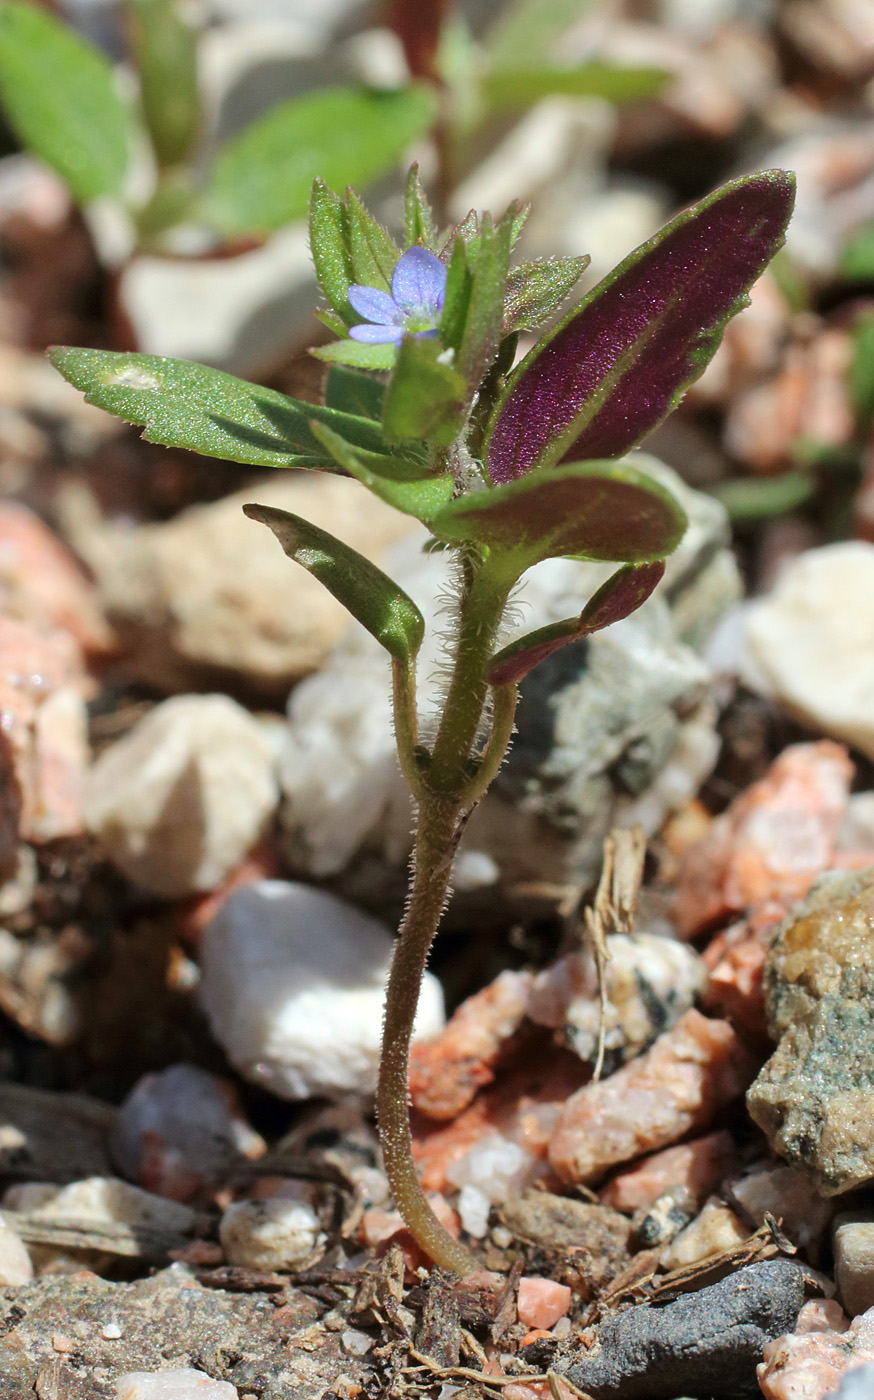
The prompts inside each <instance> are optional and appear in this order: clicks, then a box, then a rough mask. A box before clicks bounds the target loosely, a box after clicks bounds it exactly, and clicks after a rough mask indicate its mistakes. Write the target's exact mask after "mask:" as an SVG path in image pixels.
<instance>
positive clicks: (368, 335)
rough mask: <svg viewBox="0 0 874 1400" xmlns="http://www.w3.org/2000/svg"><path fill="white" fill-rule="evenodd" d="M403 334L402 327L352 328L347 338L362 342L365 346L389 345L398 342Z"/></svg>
mask: <svg viewBox="0 0 874 1400" xmlns="http://www.w3.org/2000/svg"><path fill="white" fill-rule="evenodd" d="M403 333H404V328H403V326H367V325H364V326H353V327H352V329H351V330H350V332H349V338H350V340H363V341H364V343H365V344H366V345H389V344H391V342H392V341H398V342H399V341H400V339H401V336H402V335H403Z"/></svg>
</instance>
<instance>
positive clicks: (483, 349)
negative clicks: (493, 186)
mask: <svg viewBox="0 0 874 1400" xmlns="http://www.w3.org/2000/svg"><path fill="white" fill-rule="evenodd" d="M515 212H516V211H515V210H513V211H508V214H507V215H505V216H504V218H503V219H501V220H500V222H499V223H498V224H497V225H495V226H493V225H492V223H491V220H490V219H489V217H488V215H483V222H482V226H481V229H480V237H479V244H478V247H477V248H476V261H475V263H474V265H473V278H472V282H471V288H470V300H469V302H468V307H467V315H466V317H465V321H464V331H463V334H462V337H461V344H460V345H459V347H458V354H457V356H456V360H455V365H456V368H457V370H458V372H459V374H460V375H461V376H462V377H463V379H464V380H465V382H466V383H467V387H468V395H469V397H472V396H473V394H474V393H475V392H476V390H477V388H478V387H479V383H480V380H481V379H482V378H483V376H484V375H485V373H486V371H487V370H488V368H489V366H490V364H491V363H492V360H493V359H494V358H495V352H496V351H497V348H498V342H499V341H500V338H501V322H502V316H503V306H504V296H505V294H506V289H507V271H508V266H509V262H510V239H511V235H512V227H513V216H514V215H515Z"/></svg>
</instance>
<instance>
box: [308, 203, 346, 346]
mask: <svg viewBox="0 0 874 1400" xmlns="http://www.w3.org/2000/svg"><path fill="white" fill-rule="evenodd" d="M309 234H310V253H311V255H312V259H313V265H314V266H315V269H316V277H317V278H318V280H319V286H320V287H321V289H322V291H323V292H324V294H325V298H326V300H327V303H328V305H329V306H330V307H331V309H332V310H333V311H334V312H335V313H336V315H337V316H338V317H339V318H340V325H341V328H342V327H343V326H353V325H354V324H355V322H356V321H357V320H358V317H357V316H356V315H355V312H354V311H353V310H352V307H351V306H350V305H349V300H348V297H347V292H348V291H349V284H350V282H354V281H355V278H354V276H353V274H352V253H351V250H350V248H349V243H348V240H347V237H346V217H345V212H344V209H343V201H342V200H341V199H340V196H339V195H336V194H334V192H333V190H329V189H328V186H327V185H326V184H325V182H324V180H313V184H312V189H311V190H310V203H309Z"/></svg>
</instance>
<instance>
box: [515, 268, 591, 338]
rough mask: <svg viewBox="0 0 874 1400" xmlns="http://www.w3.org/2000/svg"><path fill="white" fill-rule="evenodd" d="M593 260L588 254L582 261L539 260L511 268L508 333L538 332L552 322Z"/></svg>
mask: <svg viewBox="0 0 874 1400" xmlns="http://www.w3.org/2000/svg"><path fill="white" fill-rule="evenodd" d="M591 261H592V260H591V258H590V257H589V255H588V254H585V255H584V256H583V257H580V258H549V259H544V258H539V259H538V260H537V261H536V262H530V263H519V265H518V267H513V268H511V269H510V272H509V275H508V277H507V295H506V296H505V298H504V334H505V335H507V334H508V333H509V332H510V331H523V330H524V331H530V330H534V329H535V327H537V326H539V325H542V324H543V322H544V321H548V320H549V318H550V316H553V315H554V314H555V312H556V311H557V310H558V308H559V307H560V306H561V304H562V302H563V301H564V299H565V297H566V296H567V295H568V293H569V292H570V291H571V289H572V288H573V286H574V285H575V283H576V282H577V281H578V280H579V278H580V277H581V276H582V274H583V273H584V272H585V270H586V268H587V267H588V266H589V263H590V262H591Z"/></svg>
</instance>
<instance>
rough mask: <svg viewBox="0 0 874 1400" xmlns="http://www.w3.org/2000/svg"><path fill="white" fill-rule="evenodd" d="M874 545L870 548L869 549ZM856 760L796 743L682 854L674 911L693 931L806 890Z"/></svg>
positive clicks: (832, 832) (830, 849) (823, 858)
mask: <svg viewBox="0 0 874 1400" xmlns="http://www.w3.org/2000/svg"><path fill="white" fill-rule="evenodd" d="M872 553H874V551H872ZM852 776H853V765H852V764H851V762H850V760H849V758H848V756H847V754H846V752H845V750H844V749H842V748H841V747H840V746H839V745H837V744H833V743H830V742H828V741H823V742H821V743H816V744H794V745H792V746H791V747H790V748H787V749H785V750H784V751H783V753H781V754H780V756H779V758H777V759H776V760H775V761H774V763H773V764H772V765H771V767H770V768H769V770H768V772H767V773H766V775H765V777H764V778H762V779H760V781H759V782H757V783H753V784H752V785H751V786H750V787H749V788H747V789H746V791H745V792H742V793H741V795H740V796H739V797H737V798H736V799H735V801H734V802H733V803H732V804H731V806H730V807H729V809H728V811H727V812H725V813H723V815H722V816H721V817H718V818H717V819H716V821H715V822H713V824H712V826H711V828H710V830H709V832H708V833H707V835H706V836H705V837H704V838H703V839H702V840H701V841H700V842H698V843H697V844H696V845H695V846H693V847H692V848H691V849H690V850H689V851H688V853H687V854H686V857H685V859H684V860H683V862H682V866H681V871H680V878H679V881H678V888H677V900H676V911H675V912H676V917H677V921H678V923H679V925H680V928H681V930H682V931H683V932H684V933H685V934H687V935H691V934H694V933H697V932H699V931H700V930H701V929H704V928H707V927H708V926H709V925H710V924H712V923H714V922H715V921H716V920H717V919H724V918H726V917H728V916H730V915H731V914H735V913H739V912H742V911H743V910H746V909H748V908H749V907H750V906H751V905H754V904H758V903H761V902H762V901H764V900H772V901H774V902H775V903H776V904H778V905H779V904H780V903H781V902H783V909H782V910H781V912H785V909H786V908H787V907H788V904H789V903H791V901H792V900H795V899H800V898H801V897H802V896H803V895H805V894H806V893H807V891H808V890H809V889H810V886H811V885H812V883H813V881H814V880H815V879H816V877H817V876H818V875H819V874H821V872H822V871H823V870H825V869H826V868H827V866H828V865H829V862H830V860H831V857H832V855H833V853H834V851H835V849H836V846H837V842H838V838H839V835H840V830H841V823H842V821H843V818H844V814H845V812H846V808H847V800H848V796H849V785H850V780H851V778H852Z"/></svg>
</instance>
